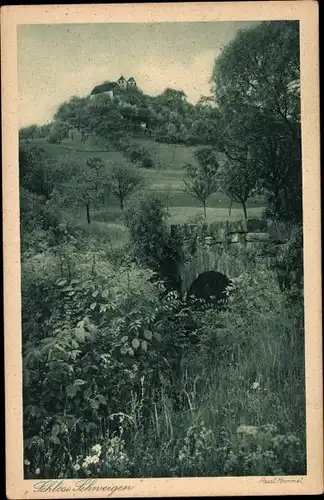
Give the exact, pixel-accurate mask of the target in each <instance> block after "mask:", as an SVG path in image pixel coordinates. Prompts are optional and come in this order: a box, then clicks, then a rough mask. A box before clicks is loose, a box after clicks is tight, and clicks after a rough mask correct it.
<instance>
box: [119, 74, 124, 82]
mask: <svg viewBox="0 0 324 500" xmlns="http://www.w3.org/2000/svg"><path fill="white" fill-rule="evenodd" d="M120 80H125V81H126V78H124V77H123V75H122V76H120V77H119V78H118V80H117V82H119V81H120Z"/></svg>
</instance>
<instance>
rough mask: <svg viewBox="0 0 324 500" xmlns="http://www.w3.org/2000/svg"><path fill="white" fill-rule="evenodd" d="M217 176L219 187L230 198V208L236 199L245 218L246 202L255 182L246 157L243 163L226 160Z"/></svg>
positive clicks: (253, 170) (253, 172) (251, 167)
mask: <svg viewBox="0 0 324 500" xmlns="http://www.w3.org/2000/svg"><path fill="white" fill-rule="evenodd" d="M219 178H220V187H221V189H222V190H223V191H224V193H225V194H226V195H227V196H228V197H229V199H230V210H231V207H232V202H233V201H237V202H238V203H240V204H241V205H242V207H243V211H244V217H245V219H247V210H246V202H247V200H248V198H250V196H251V195H252V194H253V192H254V190H255V188H256V184H257V178H256V175H255V169H254V168H253V166H252V165H251V164H250V163H249V161H248V158H247V160H246V162H245V163H243V162H236V163H234V162H232V163H231V162H226V163H225V164H224V165H223V166H222V168H221V170H220V172H219Z"/></svg>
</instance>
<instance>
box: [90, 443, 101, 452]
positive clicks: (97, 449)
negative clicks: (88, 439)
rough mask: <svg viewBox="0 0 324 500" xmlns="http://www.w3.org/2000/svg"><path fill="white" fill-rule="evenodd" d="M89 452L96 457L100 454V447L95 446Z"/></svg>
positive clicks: (98, 445)
mask: <svg viewBox="0 0 324 500" xmlns="http://www.w3.org/2000/svg"><path fill="white" fill-rule="evenodd" d="M91 450H92V451H93V452H94V453H95V454H96V455H100V454H101V446H100V444H95V445H94V446H93V447H92V448H91Z"/></svg>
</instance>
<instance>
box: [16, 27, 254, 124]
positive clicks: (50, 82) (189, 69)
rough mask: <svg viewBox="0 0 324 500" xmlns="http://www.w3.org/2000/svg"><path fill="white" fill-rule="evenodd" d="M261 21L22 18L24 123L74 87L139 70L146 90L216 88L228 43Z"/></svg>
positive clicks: (85, 88)
mask: <svg viewBox="0 0 324 500" xmlns="http://www.w3.org/2000/svg"><path fill="white" fill-rule="evenodd" d="M255 24H256V23H254V22H205V23H204V22H192V23H188V22H183V23H181V22H177V23H153V24H149V23H132V24H126V23H109V24H47V25H45V24H29V25H27V24H26V25H20V26H18V32H17V44H18V92H19V127H23V126H27V125H30V124H33V123H37V124H43V123H47V122H49V121H51V120H52V118H53V115H54V113H55V111H56V109H57V107H58V106H59V105H60V104H61V103H62V102H64V101H66V100H69V99H70V98H71V97H72V96H73V95H76V96H79V97H84V96H86V95H88V94H89V93H90V92H91V90H92V89H93V87H94V86H95V85H99V84H100V83H103V82H104V81H105V80H110V81H115V80H117V79H118V78H119V77H120V76H121V75H123V76H124V77H126V78H129V77H130V76H133V77H134V78H135V80H136V82H137V85H138V86H139V87H140V88H141V90H142V91H143V92H144V93H147V94H150V95H158V94H159V93H161V92H162V91H163V90H164V89H165V88H166V87H172V88H175V89H182V90H184V92H185V93H186V95H187V97H188V100H189V101H190V102H192V103H196V102H197V100H198V99H199V97H200V96H201V95H209V94H210V87H211V84H210V78H211V74H212V69H213V66H214V62H215V59H216V57H217V56H218V55H219V54H220V51H221V48H222V47H224V46H225V45H226V44H227V43H228V42H230V41H231V40H232V39H233V38H235V35H236V33H237V32H238V30H239V29H245V28H249V27H252V26H253V25H255Z"/></svg>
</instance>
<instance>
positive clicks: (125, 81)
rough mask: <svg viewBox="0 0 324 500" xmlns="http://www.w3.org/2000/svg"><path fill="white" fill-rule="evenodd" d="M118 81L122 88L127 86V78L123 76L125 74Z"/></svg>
mask: <svg viewBox="0 0 324 500" xmlns="http://www.w3.org/2000/svg"><path fill="white" fill-rule="evenodd" d="M117 83H118V85H119V86H120V87H121V88H123V89H126V88H127V80H126V79H125V78H124V77H123V75H122V76H121V77H120V78H118V80H117Z"/></svg>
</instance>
